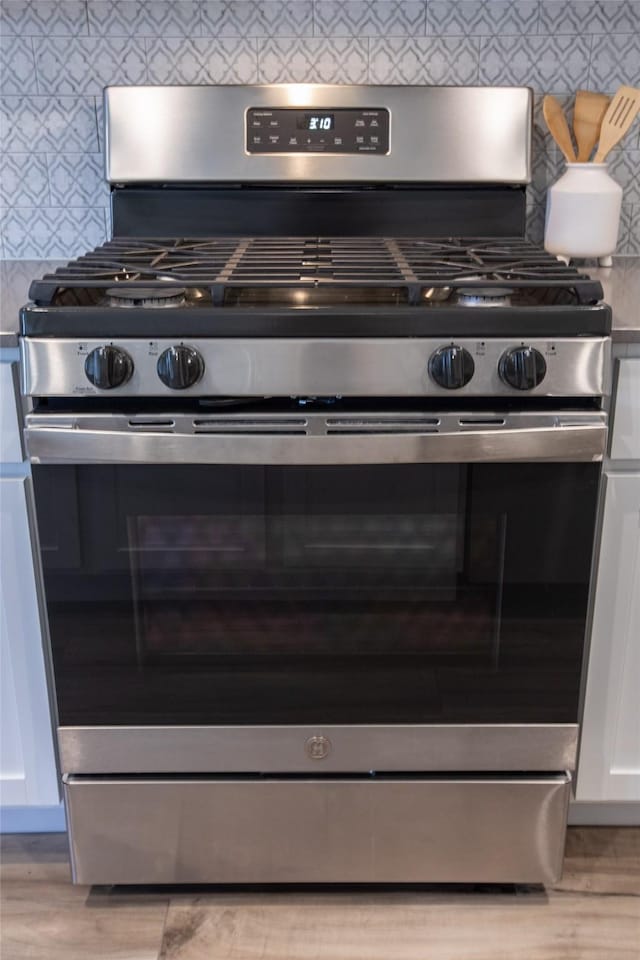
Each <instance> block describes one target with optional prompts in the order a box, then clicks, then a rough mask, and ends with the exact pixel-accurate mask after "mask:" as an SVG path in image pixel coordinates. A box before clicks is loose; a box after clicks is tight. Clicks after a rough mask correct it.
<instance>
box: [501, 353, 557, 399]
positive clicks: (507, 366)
mask: <svg viewBox="0 0 640 960" xmlns="http://www.w3.org/2000/svg"><path fill="white" fill-rule="evenodd" d="M498 372H499V374H500V376H501V377H502V379H503V380H504V382H505V383H506V384H508V385H509V386H510V387H515V389H516V390H533V388H534V387H537V386H538V384H539V383H542V381H543V380H544V377H545V374H546V372H547V364H546V362H545V359H544V357H543V356H542V354H541V353H540V351H539V350H536V349H535V348H534V347H513V348H512V349H511V350H507V352H506V353H503V354H502V356H501V358H500V365H499V367H498Z"/></svg>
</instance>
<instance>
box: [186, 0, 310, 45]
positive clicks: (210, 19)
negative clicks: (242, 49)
mask: <svg viewBox="0 0 640 960" xmlns="http://www.w3.org/2000/svg"><path fill="white" fill-rule="evenodd" d="M202 33H203V36H205V37H206V36H211V37H278V36H281V37H302V36H305V34H306V35H307V36H310V35H311V34H312V33H313V2H312V0H288V2H280V0H204V2H203V4H202Z"/></svg>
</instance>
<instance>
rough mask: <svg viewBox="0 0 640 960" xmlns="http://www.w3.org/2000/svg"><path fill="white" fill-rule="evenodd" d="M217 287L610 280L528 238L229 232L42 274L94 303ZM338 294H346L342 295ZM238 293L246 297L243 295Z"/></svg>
mask: <svg viewBox="0 0 640 960" xmlns="http://www.w3.org/2000/svg"><path fill="white" fill-rule="evenodd" d="M170 284H172V285H175V286H179V287H185V288H187V290H188V291H189V290H192V291H200V292H199V293H198V296H199V297H202V296H203V294H202V291H209V293H210V297H211V300H210V301H209V302H211V301H212V302H213V303H214V304H224V303H225V302H227V296H228V293H229V291H233V290H235V291H236V295H237V288H247V289H253V290H254V291H255V289H256V288H258V289H259V288H269V289H273V288H279V289H280V288H289V287H293V288H301V289H304V288H309V287H311V288H319V287H324V288H327V292H329V291H330V288H340V287H350V286H355V287H358V288H369V287H372V288H389V287H393V288H397V289H399V290H403V291H405V292H406V300H405V302H409V303H420V302H423V301H424V300H425V299H428V297H426V298H425V290H431V289H433V288H447V287H451V288H456V289H460V288H473V287H474V286H476V287H482V288H487V287H488V288H490V287H491V286H496V287H505V286H508V287H509V288H511V289H515V290H518V289H521V290H523V291H524V290H526V291H529V292H530V291H531V290H532V289H537V290H538V291H539V292H540V293H539V294H538V297H537V299H538V302H547V301H545V299H544V291H549V292H550V296H551V299H550V300H549V301H548V302H554V301H553V291H556V293H557V291H558V290H560V291H567V292H568V294H569V295H570V298H569V299H568V300H565V301H564V302H572V303H577V304H592V303H597V302H598V301H599V300H600V299H601V298H602V288H601V286H600V284H599V283H597V282H595V281H592V280H591V279H590V278H589V277H588V276H587V275H586V274H584V273H581V272H580V271H579V270H577V269H575V268H574V267H570V266H566V265H565V264H564V263H562V262H560V261H559V260H557V259H556V258H555V257H552V256H551V255H550V254H547V253H546V252H545V251H544V250H541V249H540V248H538V247H535V246H534V245H532V244H530V243H528V242H527V241H525V240H522V239H520V238H508V239H503V238H501V239H499V240H496V239H495V238H493V239H490V238H484V239H483V238H443V239H432V238H429V239H427V238H398V239H394V238H387V237H353V238H348V237H347V238H329V237H238V238H232V237H219V238H210V239H209V238H207V239H148V240H142V239H141V240H138V239H130V238H126V239H114V240H110V241H108V242H107V243H105V244H103V245H102V246H101V247H98V248H97V249H95V250H93V251H92V252H90V253H87V254H85V255H84V256H81V257H79V258H78V259H77V260H74V261H72V262H71V263H69V264H68V265H67V266H65V267H62V268H60V269H58V270H56V271H55V273H51V274H47V275H45V276H44V277H43V278H42V279H41V280H36V281H34V283H33V284H32V286H31V290H30V297H31V299H32V300H34V301H35V302H36V303H37V304H38V305H41V306H48V305H52V304H53V305H57V304H58V303H65V304H67V305H68V304H69V303H72V304H73V303H77V304H78V305H91V304H95V303H96V302H98V300H99V297H100V294H101V292H102V293H104V291H106V290H107V289H108V288H112V287H114V286H116V285H117V286H119V287H120V286H122V287H123V289H124V288H131V289H132V290H134V289H135V288H136V286H140V287H145V288H147V287H150V286H155V285H157V286H158V287H163V288H164V289H166V285H170ZM339 296H340V295H339V294H338V299H339ZM236 302H237V301H236Z"/></svg>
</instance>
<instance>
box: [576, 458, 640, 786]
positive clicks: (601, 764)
mask: <svg viewBox="0 0 640 960" xmlns="http://www.w3.org/2000/svg"><path fill="white" fill-rule="evenodd" d="M605 484H606V487H605V507H604V519H603V527H602V541H601V546H600V556H599V561H598V574H597V581H596V594H595V606H594V612H593V626H592V632H591V651H590V655H589V672H588V677H587V691H586V700H585V710H584V717H583V723H582V743H581V750H580V766H579V770H578V785H577V791H576V796H577V799H578V800H614V801H615V800H640V472H638V473H629V474H620V475H615V474H607V476H606V478H605Z"/></svg>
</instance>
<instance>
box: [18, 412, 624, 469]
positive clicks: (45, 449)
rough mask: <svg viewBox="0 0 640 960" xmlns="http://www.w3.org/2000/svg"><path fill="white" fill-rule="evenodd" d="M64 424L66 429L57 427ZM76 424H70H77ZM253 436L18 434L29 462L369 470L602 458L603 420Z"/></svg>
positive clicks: (70, 429) (50, 422) (45, 428)
mask: <svg viewBox="0 0 640 960" xmlns="http://www.w3.org/2000/svg"><path fill="white" fill-rule="evenodd" d="M65 419H66V423H63V422H61V421H64V420H65ZM76 421H77V418H76ZM272 433H273V434H274V435H266V436H260V435H257V434H255V435H254V434H250V433H240V432H238V433H237V434H236V435H229V433H225V432H223V431H220V432H219V433H214V434H198V433H195V434H194V433H183V434H179V433H172V432H168V431H166V430H155V429H146V430H145V429H143V430H132V429H130V430H129V431H128V432H124V431H122V432H119V431H115V430H112V431H109V430H106V429H105V430H91V429H82V428H79V426H78V425H77V423H76V425H74V424H72V423H69V418H64V417H62V418H57V423H56V421H55V420H54V417H48V418H47V422H44V423H43V421H42V418H40V419H39V420H38V421H37V422H36V418H35V417H34V419H33V420H32V421H31V422H29V423H28V426H27V428H26V430H25V442H26V447H27V452H28V454H29V458H30V460H31V462H32V463H211V464H213V463H236V464H258V465H269V464H283V465H292V466H293V465H296V464H297V465H313V464H318V465H322V464H354V465H362V464H370V463H488V462H493V461H496V462H505V463H506V462H515V461H525V462H527V463H529V462H534V461H546V462H562V461H564V462H570V463H579V462H593V461H599V460H602V457H603V455H604V449H605V445H606V435H607V428H606V421H605V417H604V415H603V416H602V417H601V418H598V416H597V415H596V417H595V418H594V420H593V422H591V423H586V424H584V423H580V424H578V425H570V424H567V425H563V424H562V423H556V424H555V425H553V426H549V427H542V428H524V429H517V428H515V429H504V428H503V427H498V428H497V429H495V430H482V429H477V430H458V431H456V432H455V433H442V432H435V431H433V432H425V433H422V434H418V433H405V432H404V431H403V432H401V433H399V434H397V435H393V434H392V433H390V434H381V433H373V435H367V434H363V435H351V434H349V433H348V432H345V433H344V434H343V435H332V436H312V435H311V436H296V435H293V436H288V435H286V434H283V435H277V433H276V431H272Z"/></svg>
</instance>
